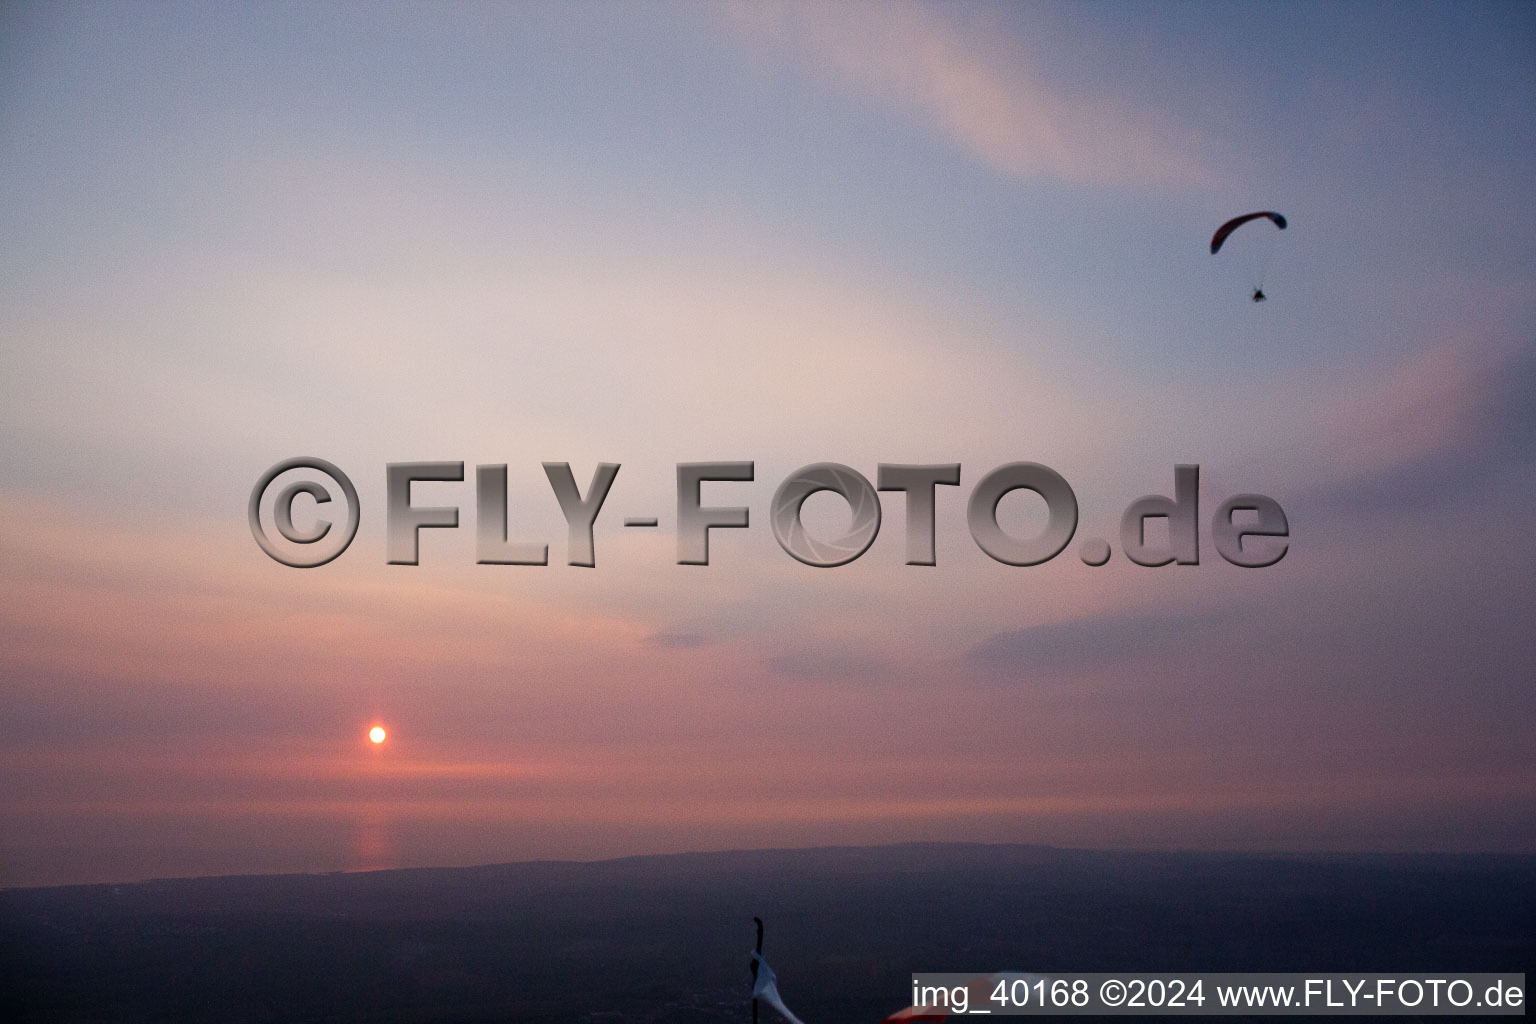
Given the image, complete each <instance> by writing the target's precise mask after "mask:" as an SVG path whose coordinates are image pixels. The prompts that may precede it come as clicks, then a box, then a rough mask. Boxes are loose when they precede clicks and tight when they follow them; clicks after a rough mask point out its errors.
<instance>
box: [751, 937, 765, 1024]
mask: <svg viewBox="0 0 1536 1024" xmlns="http://www.w3.org/2000/svg"><path fill="white" fill-rule="evenodd" d="M752 920H754V921H756V922H757V955H758V956H762V955H763V919H762V918H760V917H754V918H753V919H752ZM752 991H753V992H756V991H757V961H756V960H753V961H752ZM752 1024H757V996H756V995H754V996H753V997H752Z"/></svg>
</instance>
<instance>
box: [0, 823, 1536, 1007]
mask: <svg viewBox="0 0 1536 1024" xmlns="http://www.w3.org/2000/svg"><path fill="white" fill-rule="evenodd" d="M1533 882H1536V858H1533V857H1510V856H1292V855H1247V854H1215V853H1112V852H1095V851H1083V850H1057V849H1049V848H1045V847H1031V846H979V845H948V844H945V845H910V846H891V847H872V848H823V849H812V850H770V851H754V852H736V853H709V854H683V855H677V856H658V857H630V858H625V859H621V860H610V861H600V862H595V863H572V862H531V863H520V864H503V865H496V866H491V867H477V868H440V869H410V870H399V871H379V872H371V873H361V874H331V875H272V876H239V877H223V878H193V879H171V880H161V881H152V882H144V883H140V884H134V885H91V886H68V887H60V888H46V889H11V890H5V891H0V988H3V994H0V1020H7V1021H12V1020H14V1021H45V1020H46V1021H107V1020H111V1021H124V1022H132V1021H173V1022H180V1021H188V1022H190V1021H209V1022H213V1021H217V1022H220V1024H233V1022H241V1021H250V1022H258V1021H284V1022H293V1021H317V1022H318V1021H325V1022H354V1021H384V1020H390V1021H416V1022H427V1021H433V1022H459V1021H463V1022H469V1021H479V1022H489V1021H521V1022H540V1021H551V1022H553V1021H561V1022H571V1021H590V1022H599V1021H601V1022H607V1024H620V1022H629V1021H636V1022H638V1021H661V1020H666V1021H674V1022H699V1024H702V1022H707V1021H744V1020H747V1019H749V1012H748V1010H747V996H748V990H749V989H748V986H749V982H748V971H747V962H748V960H747V954H748V952H749V950H750V949H751V945H752V940H753V928H752V917H753V915H754V914H758V915H761V916H762V917H763V918H764V919H765V920H766V921H767V924H768V933H767V942H766V945H765V949H764V952H765V955H766V956H767V958H768V960H769V962H770V963H772V964H773V966H774V968H775V969H776V970H777V971H778V974H779V982H780V985H781V989H782V991H783V992H784V996H785V999H786V1001H787V1002H788V1003H789V1005H790V1006H792V1007H793V1008H794V1009H795V1011H796V1013H798V1014H800V1015H801V1016H803V1017H804V1018H805V1019H806V1020H807V1021H810V1022H811V1024H818V1022H828V1021H839V1022H847V1021H870V1022H874V1021H877V1020H879V1019H880V1018H881V1017H882V1016H883V1015H885V1014H887V1013H890V1012H892V1011H893V1010H896V1009H899V1008H900V1007H901V1006H903V1005H905V999H904V995H905V993H906V991H907V988H908V978H909V975H910V973H911V972H912V971H914V970H932V971H974V972H978V973H987V972H992V971H997V970H1003V969H1009V970H1033V971H1042V972H1049V971H1097V970H1123V971H1130V970H1144V971H1157V970H1167V971H1173V970H1181V971H1187V970H1220V971H1240V970H1255V971H1257V970H1264V971H1292V970H1295V971H1301V970H1306V971H1344V970H1348V971H1369V970H1395V971H1416V970H1422V971H1431V970H1432V971H1452V970H1463V971H1474V970H1476V971H1495V970H1503V971H1521V970H1525V969H1526V968H1527V966H1528V965H1529V964H1530V963H1531V962H1532V953H1533V944H1536V927H1533V923H1536V884H1533Z"/></svg>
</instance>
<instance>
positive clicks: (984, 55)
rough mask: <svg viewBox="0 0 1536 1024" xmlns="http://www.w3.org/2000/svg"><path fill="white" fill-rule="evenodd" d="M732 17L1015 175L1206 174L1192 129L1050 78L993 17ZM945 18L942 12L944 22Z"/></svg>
mask: <svg viewBox="0 0 1536 1024" xmlns="http://www.w3.org/2000/svg"><path fill="white" fill-rule="evenodd" d="M729 10H730V11H731V13H732V14H733V16H734V20H735V21H736V22H737V23H738V24H739V25H741V26H743V27H744V28H745V29H746V30H747V31H749V32H751V33H753V34H755V35H756V36H758V37H760V38H766V39H771V40H774V41H777V42H780V43H785V44H788V45H790V46H792V47H794V48H795V49H797V50H799V51H800V52H801V53H803V54H805V55H806V56H808V57H809V58H810V59H811V60H812V61H814V62H815V63H816V64H818V65H820V66H821V67H822V68H824V69H826V70H827V71H829V72H831V73H832V74H833V75H835V76H837V77H838V78H839V79H840V80H841V81H842V83H844V84H845V85H846V86H847V87H848V88H850V89H852V90H855V91H858V92H861V93H865V94H869V95H873V96H876V97H878V98H880V99H882V100H885V101H887V102H889V103H891V104H892V105H895V106H898V107H901V108H904V109H906V110H909V111H910V112H912V113H913V114H915V115H917V116H919V117H921V118H922V119H923V120H925V121H926V122H927V123H929V124H930V125H931V126H932V127H933V128H935V129H937V130H938V131H941V132H943V133H944V134H945V135H947V136H949V138H950V139H951V140H953V141H954V142H955V143H956V144H957V145H959V146H960V147H961V148H962V149H963V150H965V152H967V153H968V154H970V155H971V156H972V157H973V158H975V159H976V160H978V161H980V162H981V163H983V164H985V165H987V166H988V167H991V168H993V169H995V170H997V171H1000V172H1002V173H1004V174H1007V175H1009V176H1011V177H1015V178H1019V179H1025V180H1029V179H1036V178H1049V179H1057V180H1062V181H1066V182H1071V183H1084V184H1092V185H1125V184H1131V185H1150V186H1158V187H1167V186H1180V187H1193V186H1200V185H1208V184H1210V182H1211V181H1212V179H1213V177H1214V174H1213V171H1212V169H1211V168H1210V167H1208V166H1206V165H1205V164H1204V163H1203V162H1202V161H1201V160H1200V159H1199V158H1198V157H1197V156H1195V155H1194V152H1193V149H1194V147H1193V146H1192V145H1191V143H1192V142H1193V133H1192V132H1190V131H1189V130H1187V129H1181V128H1179V127H1177V126H1175V125H1173V124H1170V123H1169V122H1168V120H1167V118H1166V117H1165V116H1164V115H1162V114H1161V113H1160V112H1159V111H1157V110H1156V109H1154V108H1152V107H1150V106H1143V105H1140V104H1138V103H1137V102H1136V101H1135V100H1134V99H1128V98H1127V97H1125V96H1124V95H1123V94H1122V95H1117V96H1112V95H1110V94H1108V93H1102V92H1091V91H1068V90H1066V89H1064V88H1062V87H1059V86H1058V85H1056V84H1055V83H1053V82H1050V81H1049V80H1048V79H1047V77H1046V75H1045V74H1043V72H1042V70H1041V69H1040V67H1039V66H1038V63H1037V62H1036V61H1034V60H1033V59H1032V58H1031V55H1030V53H1029V52H1028V50H1027V49H1026V48H1024V46H1023V45H1022V43H1021V41H1020V40H1019V38H1018V36H1017V34H1015V33H1009V32H1005V31H1002V30H1001V28H1000V26H998V25H997V24H995V14H996V12H991V11H988V10H986V9H980V10H977V9H967V10H964V11H962V10H961V9H959V8H957V7H954V6H946V7H943V8H933V7H928V6H924V5H919V4H878V5H870V6H865V5H861V4H812V3H804V4H745V3H744V4H740V5H737V6H735V7H732V8H729ZM940 11H942V15H943V16H941V14H940Z"/></svg>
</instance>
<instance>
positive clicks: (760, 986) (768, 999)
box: [752, 953, 805, 1024]
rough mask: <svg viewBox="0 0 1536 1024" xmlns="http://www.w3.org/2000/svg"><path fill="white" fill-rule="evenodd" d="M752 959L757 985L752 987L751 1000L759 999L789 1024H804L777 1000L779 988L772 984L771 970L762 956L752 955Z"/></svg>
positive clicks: (782, 1001)
mask: <svg viewBox="0 0 1536 1024" xmlns="http://www.w3.org/2000/svg"><path fill="white" fill-rule="evenodd" d="M752 959H753V960H756V961H757V984H755V985H753V986H752V998H753V999H761V1000H762V1001H763V1002H765V1003H767V1004H768V1005H769V1006H771V1007H773V1008H774V1009H775V1010H778V1011H779V1014H780V1015H781V1016H782V1017H783V1018H784V1019H785V1020H787V1021H789V1024H805V1021H803V1020H801V1019H800V1018H799V1017H796V1016H795V1015H794V1014H792V1013H790V1012H789V1007H787V1006H785V1005H784V1000H782V999H780V998H779V986H777V985H775V984H774V983H773V968H772V967H769V966H768V961H767V960H764V959H763V957H762V954H760V953H753V954H752Z"/></svg>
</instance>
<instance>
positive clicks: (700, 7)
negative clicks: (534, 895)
mask: <svg viewBox="0 0 1536 1024" xmlns="http://www.w3.org/2000/svg"><path fill="white" fill-rule="evenodd" d="M1533 109H1536V10H1533V9H1532V8H1531V7H1530V5H1527V4H1516V3H1508V4H1501V3H1487V4H1479V5H1432V4H1424V5H1420V4H1408V3H1402V4H1390V5H1388V4H1350V5H1333V4H1326V5H1307V4H1287V5H1273V4H1240V3H1239V4H1200V3H1187V4H1178V5H1173V4H1122V5H1065V4H1063V5H1046V4H1017V5H1002V4H967V3H950V4H942V5H940V4H933V5H919V4H903V3H896V4H859V3H849V4H838V5H821V4H810V3H805V4H772V3H768V4H758V3H753V4H748V3H729V2H721V3H670V2H648V3H633V4H622V5H621V4H602V5H599V4H591V5H556V4H535V3H527V4H508V5H478V4H476V5H471V4H435V5H404V4H400V5H372V4H370V5H348V4H334V5H303V4H228V5H194V4H176V3H167V4H156V5H126V4H123V5H104V4H92V5H58V4H29V3H19V4H9V5H7V6H6V7H5V9H4V10H3V12H0V189H3V194H4V196H5V201H4V202H3V203H0V232H3V236H4V237H5V239H6V240H7V244H6V245H4V246H3V247H0V437H3V439H4V443H3V445H0V552H3V554H0V558H3V564H4V566H5V569H4V573H3V575H4V578H5V584H4V586H3V587H0V705H3V707H4V709H5V711H4V713H3V714H0V885H38V884H54V883H74V882H99V881H119V880H131V879H139V878H146V877H157V876H169V875H193V874H229V873H246V872H275V871H330V870H358V869H369V868H379V867H391V866H407V865H452V864H475V863H490V862H500V861H509V860H523V859H533V858H575V859H592V858H600V857H609V856H622V855H629V854H642V853H663V852H673V851H683V850H714V849H732V848H761V847H793V846H811V845H824V844H840V843H894V842H908V841H919V840H922V841H928V840H939V841H951V840H953V841H980V842H1029V843H1048V844H1053V845H1061V846H1084V847H1111V848H1126V849H1253V850H1260V849H1262V850H1306V851H1331V850H1351V851H1353V850H1382V851H1521V852H1533V851H1536V760H1533V759H1532V757H1531V739H1530V735H1531V723H1532V722H1533V721H1536V687H1533V685H1532V684H1533V682H1536V639H1533V636H1532V631H1531V628H1530V627H1531V624H1532V622H1536V588H1532V586H1531V583H1530V580H1531V578H1532V573H1533V570H1536V534H1533V532H1532V530H1531V522H1532V518H1531V516H1532V513H1531V509H1532V506H1533V503H1536V295H1533V292H1532V289H1531V287H1530V283H1531V281H1532V280H1536V214H1533V212H1532V210H1533V208H1532V206H1531V203H1530V202H1529V197H1530V196H1531V195H1532V194H1533V193H1536V122H1533V121H1532V118H1531V116H1530V113H1531V111H1532V110H1533ZM1264 209H1270V210H1278V211H1280V212H1282V213H1284V214H1285V216H1286V217H1287V218H1288V222H1289V226H1288V228H1287V229H1286V230H1285V231H1284V232H1280V231H1278V230H1273V229H1272V228H1271V225H1269V224H1268V223H1267V222H1266V223H1256V224H1251V225H1249V226H1247V227H1245V228H1244V229H1242V230H1240V231H1239V232H1238V233H1237V234H1235V235H1234V236H1233V238H1232V240H1231V241H1230V242H1229V243H1228V246H1227V247H1224V248H1223V250H1222V252H1221V253H1220V254H1217V255H1215V256H1212V255H1211V254H1210V252H1209V239H1210V235H1211V232H1212V231H1213V230H1214V229H1215V227H1216V226H1217V225H1218V224H1220V223H1221V222H1223V221H1224V220H1226V219H1227V218H1229V217H1231V216H1234V215H1236V214H1239V213H1245V212H1248V211H1250V210H1264ZM1259 268H1262V269H1264V273H1263V277H1262V284H1263V288H1264V290H1265V292H1266V294H1267V295H1268V301H1267V302H1264V303H1254V302H1251V301H1249V297H1250V293H1251V291H1252V290H1253V287H1254V285H1255V283H1256V282H1257V281H1258V280H1259V278H1257V277H1255V276H1254V271H1255V270H1256V269H1259ZM294 456H318V457H320V458H323V459H326V460H328V461H330V462H332V463H334V464H335V465H337V466H339V467H340V468H341V469H342V470H343V471H345V472H346V473H347V474H348V475H349V477H350V478H351V479H352V480H353V481H354V482H355V484H356V487H357V491H358V494H359V504H360V508H361V514H360V519H361V526H360V528H359V531H358V534H357V537H356V539H355V541H354V542H353V543H352V545H351V546H350V547H349V548H348V549H347V550H346V552H345V553H343V554H342V555H340V556H339V557H338V558H336V559H335V560H334V561H332V562H330V563H328V564H327V565H325V566H322V567H319V568H314V569H294V568H289V567H287V566H284V565H282V564H279V563H278V562H276V561H274V560H272V559H270V558H268V557H267V556H266V555H265V554H264V553H263V552H262V550H261V549H260V548H259V547H258V546H257V544H256V543H255V542H254V539H253V537H252V534H251V530H250V528H249V526H248V524H247V520H246V514H245V509H246V502H247V500H248V498H249V495H250V492H251V489H252V487H253V486H254V485H255V483H256V481H257V480H258V479H259V478H260V477H261V475H262V474H263V472H265V471H266V470H267V469H268V467H270V466H272V465H274V464H276V463H278V462H280V461H282V460H284V459H288V458H291V457H294ZM415 461H450V462H464V463H465V464H466V466H467V467H468V468H467V471H466V479H465V481H464V482H462V483H451V482H427V483H420V484H417V485H415V488H414V489H413V492H412V493H413V501H414V502H415V503H416V504H427V505H454V506H457V507H458V508H459V509H460V528H459V529H457V530H441V529H440V530H425V531H422V536H421V556H420V564H419V565H415V566H401V565H389V564H387V563H386V553H385V525H386V513H385V508H386V502H385V466H386V465H387V464H389V463H399V462H415ZM707 461H750V462H752V463H753V464H754V479H753V480H752V482H750V483H747V482H716V483H707V484H705V485H704V492H703V497H704V503H705V504H706V505H727V506H735V505H741V506H746V507H748V508H749V509H750V514H751V526H750V527H749V528H748V529H745V530H716V531H713V532H712V534H711V540H710V564H709V565H708V566H696V565H679V564H677V548H676V544H677V542H676V519H677V515H676V478H675V473H676V467H677V465H678V464H679V463H685V462H707ZM1019 461H1024V462H1036V463H1040V464H1043V465H1045V466H1049V467H1051V468H1052V469H1053V470H1055V471H1056V472H1058V473H1060V474H1061V475H1062V476H1063V477H1064V478H1065V479H1066V480H1067V481H1068V482H1069V483H1070V485H1071V487H1072V489H1073V491H1074V492H1075V495H1076V498H1077V502H1078V505H1079V510H1080V514H1079V523H1078V529H1077V534H1076V537H1075V538H1074V541H1073V543H1072V544H1071V545H1069V547H1068V548H1067V550H1066V551H1065V552H1064V553H1063V554H1061V555H1060V556H1058V557H1057V558H1055V559H1053V560H1051V561H1050V562H1048V563H1046V564H1044V565H1039V566H1033V567H1018V566H1010V565H1005V564H1002V563H1000V562H997V561H994V560H993V559H991V558H989V557H988V556H987V555H986V554H985V553H984V552H983V551H981V550H980V548H979V547H978V546H977V544H976V543H975V542H974V541H973V540H972V539H971V536H970V535H969V533H968V532H967V529H966V525H965V508H966V501H967V499H968V496H969V495H970V493H971V489H972V488H973V487H974V486H975V485H976V483H977V482H978V481H980V480H981V479H982V478H983V477H984V476H985V475H986V474H987V473H988V472H990V471H991V470H992V469H994V468H995V467H998V466H1001V465H1003V464H1005V463H1010V462H1019ZM544 462H567V463H569V464H570V465H571V468H572V473H573V475H574V477H575V479H576V481H577V482H578V483H579V484H580V486H581V487H582V488H583V489H585V488H586V486H587V482H588V481H589V480H590V479H591V475H592V473H593V470H594V469H595V467H596V465H597V464H598V463H599V462H610V463H618V464H619V465H620V467H621V468H620V470H619V473H618V475H617V477H616V478H615V482H614V484H613V488H612V490H611V492H610V494H609V497H608V499H607V502H606V503H605V505H604V507H603V510H602V512H601V513H600V514H599V517H598V520H597V524H596V527H595V535H594V536H595V555H596V557H595V562H596V564H595V566H593V567H592V568H579V567H573V566H570V565H567V564H566V558H567V549H566V527H565V522H564V519H563V517H562V515H561V512H560V506H559V505H558V503H557V502H556V500H555V497H554V494H553V492H552V491H551V489H550V485H549V484H548V483H547V482H546V479H545V475H544V472H543V469H542V468H541V463H544ZM817 462H835V463H840V464H844V465H847V466H849V467H852V468H853V469H856V470H858V471H859V472H860V473H862V474H863V475H864V476H866V477H868V478H869V479H870V480H871V481H873V480H874V479H875V478H876V474H877V467H878V465H879V464H881V463H913V464H934V463H946V464H947V463H959V464H961V466H962V471H961V484H960V486H959V487H941V488H939V489H938V495H937V512H936V523H937V526H936V533H937V558H936V561H937V564H936V565H934V566H909V565H905V564H903V561H904V554H905V548H904V530H905V512H904V498H903V496H902V495H900V494H898V493H886V494H884V495H883V497H882V502H883V506H884V521H883V525H882V528H881V530H880V533H879V535H878V538H877V539H876V541H875V543H874V544H873V546H872V547H871V548H870V549H869V550H868V552H867V553H865V554H864V555H863V556H862V557H861V558H859V559H858V560H856V561H854V562H852V563H850V564H847V565H843V566H840V567H837V568H816V567H811V566H806V565H803V564H801V563H799V562H797V561H795V560H794V559H792V558H791V557H790V556H789V555H788V554H786V553H785V552H784V551H783V550H781V548H780V547H779V545H778V543H777V542H776V541H775V539H774V535H773V532H772V530H771V529H770V526H769V515H768V512H769V507H770V503H771V501H772V498H773V494H774V492H775V489H776V488H777V487H778V485H779V483H780V482H781V481H782V480H784V479H785V478H786V477H788V476H790V475H791V474H792V473H793V472H794V471H795V470H796V469H797V468H799V467H801V466H805V465H807V464H811V463H817ZM1191 463H1193V464H1198V465H1199V466H1200V468H1201V477H1200V485H1201V489H1200V522H1199V527H1200V531H1201V536H1200V554H1201V559H1200V564H1199V565H1168V566H1163V567H1157V568H1149V567H1143V566H1139V565H1135V564H1132V563H1131V562H1130V561H1128V560H1127V558H1126V557H1125V556H1124V553H1123V552H1122V551H1121V550H1120V545H1119V541H1118V538H1119V521H1120V515H1121V512H1122V511H1123V510H1124V509H1125V508H1126V506H1128V505H1129V504H1130V503H1131V502H1132V501H1133V500H1135V499H1136V498H1138V497H1140V496H1142V495H1148V494H1165V495H1172V494H1173V485H1174V467H1175V465H1178V464H1191ZM480 464H506V465H507V466H508V473H507V478H508V488H509V509H510V516H509V518H510V526H509V533H510V535H511V536H512V539H514V540H517V539H524V540H532V541H536V542H541V543H544V542H547V543H548V544H549V549H550V557H549V561H550V564H549V565H546V566H492V565H477V564H476V561H475V559H476V554H475V542H474V527H475V511H476V503H475V493H474V468H473V467H475V466H477V465H480ZM1241 493H1259V494H1264V495H1267V496H1270V497H1272V498H1274V499H1275V500H1276V501H1277V502H1279V504H1280V505H1281V506H1282V507H1283V508H1284V510H1285V514H1286V517H1287V520H1288V523H1289V527H1290V537H1289V548H1288V551H1287V554H1286V556H1285V558H1284V559H1283V560H1282V561H1280V562H1279V563H1278V564H1276V565H1273V566H1271V567H1268V568H1263V569H1243V568H1238V567H1235V566H1232V565H1229V564H1227V563H1226V562H1225V561H1223V560H1222V559H1221V558H1220V557H1219V556H1218V555H1217V553H1216V550H1215V548H1214V545H1213V542H1212V537H1211V532H1210V515H1211V514H1212V513H1213V512H1214V511H1215V509H1216V507H1217V506H1218V505H1219V504H1220V503H1221V502H1222V501H1223V500H1225V499H1226V498H1227V497H1229V496H1232V495H1236V494H1241ZM306 502H307V499H301V500H300V502H298V503H297V504H296V505H295V514H294V517H295V521H296V522H299V523H300V525H304V524H305V523H311V522H313V521H314V520H315V518H316V517H317V515H318V514H319V512H320V510H319V509H317V508H316V507H315V506H314V504H313V503H308V504H306ZM804 511H805V522H806V524H807V528H808V529H810V530H811V532H812V533H817V532H818V531H820V535H825V536H834V535H836V534H837V533H838V532H840V527H841V526H842V525H843V524H845V523H846V522H847V521H848V518H849V513H848V511H847V510H846V508H844V507H843V506H841V505H840V504H839V502H838V499H837V498H836V497H834V496H832V495H830V494H826V493H823V494H818V495H814V496H812V498H810V499H809V500H808V501H807V503H806V505H805V509H804ZM266 514H267V515H268V516H270V514H271V512H270V504H269V505H268V506H267V512H266ZM647 515H654V516H656V517H657V518H658V519H659V526H658V527H657V528H656V529H654V530H634V529H626V528H625V527H624V526H623V525H622V519H623V517H626V516H647ZM998 520H999V523H1000V525H1001V526H1002V527H1003V528H1004V529H1005V530H1007V531H1010V532H1011V533H1013V534H1015V535H1018V536H1028V535H1030V534H1031V533H1033V532H1036V531H1038V530H1039V529H1040V526H1041V524H1042V523H1043V521H1044V514H1043V506H1042V504H1041V503H1040V502H1039V500H1038V499H1037V498H1036V497H1035V496H1034V495H1032V494H1031V493H1030V492H1027V491H1016V492H1013V493H1012V494H1011V495H1009V496H1007V497H1005V498H1004V499H1003V501H1002V503H1001V504H1000V505H999V508H998ZM269 522H270V519H269ZM1100 537H1102V538H1106V539H1108V540H1110V541H1111V544H1112V546H1113V547H1114V549H1115V550H1114V553H1113V555H1112V557H1111V559H1110V561H1109V563H1108V564H1107V565H1104V566H1103V567H1097V568H1091V567H1089V566H1087V565H1085V564H1084V562H1083V561H1082V560H1080V559H1079V558H1078V557H1077V550H1078V544H1079V542H1080V541H1081V540H1082V539H1084V538H1100ZM374 725H382V726H383V727H385V728H386V730H387V732H388V738H387V740H386V741H385V742H384V743H382V744H377V745H375V744H372V743H370V742H369V741H368V739H367V731H368V729H369V728H370V727H372V726H374Z"/></svg>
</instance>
